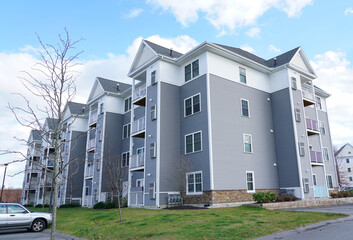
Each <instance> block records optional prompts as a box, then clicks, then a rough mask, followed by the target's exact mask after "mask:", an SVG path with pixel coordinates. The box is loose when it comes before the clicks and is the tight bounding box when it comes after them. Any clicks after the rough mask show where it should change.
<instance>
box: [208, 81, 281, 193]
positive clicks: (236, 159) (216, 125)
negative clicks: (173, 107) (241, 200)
mask: <svg viewBox="0 0 353 240" xmlns="http://www.w3.org/2000/svg"><path fill="white" fill-rule="evenodd" d="M269 97H270V94H268V93H266V92H263V91H260V90H256V89H253V88H250V87H247V86H244V85H243V84H240V83H236V82H233V81H229V80H227V79H224V78H220V77H218V76H214V75H210V99H211V114H212V115H211V126H212V144H213V175H214V188H215V190H239V189H246V188H247V186H246V171H254V175H255V188H256V189H277V188H278V180H277V172H276V167H274V163H276V153H275V141H274V134H273V133H271V129H273V123H272V113H271V102H269V101H268V100H267V98H269ZM241 98H243V99H246V100H248V101H249V109H250V117H244V116H241ZM203 110H204V108H203ZM243 134H251V135H252V149H253V153H251V154H249V153H244V144H243Z"/></svg>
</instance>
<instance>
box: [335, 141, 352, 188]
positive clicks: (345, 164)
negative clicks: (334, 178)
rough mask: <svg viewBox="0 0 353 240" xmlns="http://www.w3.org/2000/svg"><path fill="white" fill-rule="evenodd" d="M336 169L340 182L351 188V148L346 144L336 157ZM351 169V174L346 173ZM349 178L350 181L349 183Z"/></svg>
mask: <svg viewBox="0 0 353 240" xmlns="http://www.w3.org/2000/svg"><path fill="white" fill-rule="evenodd" d="M336 161H337V167H338V168H339V172H340V175H341V176H340V177H341V179H342V182H344V183H346V184H345V185H346V187H347V188H353V147H352V145H350V144H346V145H345V146H344V148H343V149H342V150H341V151H340V153H339V154H338V155H337V156H336ZM348 168H351V172H349V171H348ZM350 177H351V178H352V181H350Z"/></svg>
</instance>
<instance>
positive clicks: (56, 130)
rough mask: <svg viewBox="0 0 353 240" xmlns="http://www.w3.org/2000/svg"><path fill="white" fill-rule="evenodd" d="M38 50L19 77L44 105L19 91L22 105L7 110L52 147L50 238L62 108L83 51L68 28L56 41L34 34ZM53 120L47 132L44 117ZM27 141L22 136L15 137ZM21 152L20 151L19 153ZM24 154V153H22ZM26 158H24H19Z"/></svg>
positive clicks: (71, 90) (69, 97) (71, 91)
mask: <svg viewBox="0 0 353 240" xmlns="http://www.w3.org/2000/svg"><path fill="white" fill-rule="evenodd" d="M37 37H38V41H39V43H40V46H41V49H40V50H38V51H37V54H38V58H39V61H38V63H37V64H36V65H35V66H34V67H32V71H30V72H29V71H25V72H23V73H24V77H21V78H20V79H21V80H22V84H23V86H24V87H25V88H26V89H27V90H28V92H29V93H30V94H31V95H32V97H35V98H38V99H40V100H41V102H42V103H43V106H38V105H36V106H33V104H32V102H31V100H30V99H32V97H31V98H28V97H26V96H25V95H24V94H22V93H17V95H18V96H19V97H21V98H22V99H23V101H24V103H25V105H24V106H14V105H11V104H9V105H8V107H9V109H10V110H11V111H12V112H13V114H14V116H15V118H16V120H17V121H18V122H19V123H20V124H21V125H22V126H26V127H28V128H30V129H36V130H40V131H41V134H42V140H43V141H45V142H46V143H47V144H48V145H49V146H51V147H52V148H53V149H54V153H53V154H54V158H53V161H54V166H53V171H52V178H53V184H52V186H53V195H54V196H55V197H54V202H53V223H52V228H51V236H50V239H55V230H56V213H57V197H56V196H57V195H58V187H59V185H60V182H59V180H60V174H61V173H62V171H63V169H64V167H62V168H61V169H59V164H60V163H61V162H62V158H63V156H62V152H61V151H60V149H61V146H62V144H63V143H62V142H61V139H60V136H61V131H62V123H63V110H64V106H65V105H66V102H67V101H71V100H72V99H73V97H74V95H75V93H76V86H75V77H74V76H75V72H74V69H75V66H76V65H77V64H78V63H77V59H78V56H79V55H80V54H81V53H82V52H80V51H77V50H76V45H77V44H78V43H79V42H80V41H81V40H82V39H79V40H72V39H71V38H70V36H69V33H68V31H67V30H66V29H65V34H64V35H60V34H59V42H58V43H57V44H46V43H43V42H42V40H41V39H40V37H39V36H38V35H37ZM45 118H50V119H55V121H56V124H55V126H54V127H53V129H50V130H49V131H48V129H47V128H45V126H44V124H43V119H45ZM18 140H20V141H23V142H26V141H25V140H24V139H18ZM2 152H3V153H20V152H18V151H2ZM20 154H21V153H20ZM21 155H22V156H24V155H23V154H21ZM23 160H26V157H24V158H22V159H21V160H18V161H23Z"/></svg>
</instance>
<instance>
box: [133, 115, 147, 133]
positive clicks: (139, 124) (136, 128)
mask: <svg viewBox="0 0 353 240" xmlns="http://www.w3.org/2000/svg"><path fill="white" fill-rule="evenodd" d="M145 122H146V117H142V118H139V119H137V120H135V121H133V122H132V128H131V134H134V133H137V132H140V131H142V130H145V127H146V125H145Z"/></svg>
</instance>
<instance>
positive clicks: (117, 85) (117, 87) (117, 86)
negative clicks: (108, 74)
mask: <svg viewBox="0 0 353 240" xmlns="http://www.w3.org/2000/svg"><path fill="white" fill-rule="evenodd" d="M116 90H117V91H118V92H119V91H120V89H119V83H117V84H116Z"/></svg>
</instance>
